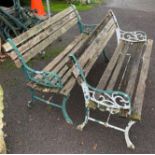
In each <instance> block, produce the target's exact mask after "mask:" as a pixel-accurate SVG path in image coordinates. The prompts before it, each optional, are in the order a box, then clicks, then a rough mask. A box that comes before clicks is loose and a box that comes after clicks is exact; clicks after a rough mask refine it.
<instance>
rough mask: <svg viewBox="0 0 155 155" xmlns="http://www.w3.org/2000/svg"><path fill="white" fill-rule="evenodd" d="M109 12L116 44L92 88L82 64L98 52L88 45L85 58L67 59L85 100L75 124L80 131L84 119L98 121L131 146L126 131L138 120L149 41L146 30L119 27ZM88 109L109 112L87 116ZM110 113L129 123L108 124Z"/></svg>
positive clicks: (146, 72) (142, 96)
mask: <svg viewBox="0 0 155 155" xmlns="http://www.w3.org/2000/svg"><path fill="white" fill-rule="evenodd" d="M109 14H111V19H110V20H112V22H113V23H114V25H115V27H114V31H115V32H116V36H117V43H118V44H117V47H116V50H115V52H114V53H113V55H112V57H111V59H110V61H109V63H108V65H107V67H106V69H105V71H104V72H103V73H102V76H101V78H100V80H99V81H98V84H97V86H96V87H94V86H91V85H90V84H89V83H88V82H87V79H86V76H87V69H86V68H87V67H86V66H87V65H88V64H89V63H90V62H91V61H94V59H96V55H100V54H101V53H100V52H101V51H99V50H98V51H97V52H95V51H94V50H95V49H93V47H90V48H88V49H87V53H86V54H87V55H88V57H89V58H84V57H83V59H81V58H80V59H79V58H78V56H76V55H75V54H73V53H71V54H70V59H71V60H72V62H73V64H74V66H73V71H72V72H73V75H74V77H75V79H77V81H78V83H79V85H81V87H82V90H83V95H84V99H85V111H86V112H85V119H84V122H83V123H82V124H80V125H78V126H77V129H79V130H81V131H82V130H83V128H84V127H85V126H86V124H87V123H88V121H92V122H96V123H99V124H101V125H103V126H105V127H109V128H113V129H115V130H118V131H121V132H123V133H124V136H125V140H126V143H127V147H128V148H131V149H134V148H135V146H134V144H133V143H132V142H131V140H130V138H129V131H130V128H131V127H132V126H133V125H134V124H135V123H136V122H137V121H140V120H141V113H142V106H143V100H144V95H145V87H146V83H145V82H146V79H147V75H148V70H149V64H150V57H151V51H152V46H153V40H150V39H147V35H146V33H145V32H142V31H134V32H127V31H123V30H121V29H120V27H119V25H118V22H117V19H116V17H115V15H114V13H113V11H112V10H110V11H109ZM96 29H97V28H96ZM111 29H112V28H111ZM101 33H104V31H102V32H101ZM105 35H106V34H105ZM111 37H112V35H111ZM111 37H110V38H111ZM110 38H109V40H110ZM100 39H101V38H98V40H97V41H98V42H99V41H100ZM102 41H103V42H102ZM102 41H100V42H102V44H107V42H106V43H105V41H104V39H102ZM92 44H93V43H92ZM88 53H89V54H88ZM83 55H84V54H83ZM129 66H130V67H129ZM91 109H93V110H96V109H98V110H100V111H103V112H109V115H108V116H107V119H106V121H105V122H104V121H101V120H98V119H96V118H94V117H91V116H90V113H91V111H90V110H91ZM111 115H118V116H121V117H125V118H127V120H129V123H128V124H127V126H126V127H125V129H123V128H121V127H118V126H116V125H112V124H111V123H110V118H111Z"/></svg>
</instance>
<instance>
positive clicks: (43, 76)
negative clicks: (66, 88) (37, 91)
mask: <svg viewBox="0 0 155 155" xmlns="http://www.w3.org/2000/svg"><path fill="white" fill-rule="evenodd" d="M25 71H26V73H27V76H28V79H29V80H30V81H33V82H34V83H36V84H38V85H41V86H44V87H50V88H62V87H63V84H62V81H61V78H60V77H59V76H58V74H56V73H55V72H47V71H35V70H33V69H31V68H30V67H28V66H27V67H26V68H25Z"/></svg>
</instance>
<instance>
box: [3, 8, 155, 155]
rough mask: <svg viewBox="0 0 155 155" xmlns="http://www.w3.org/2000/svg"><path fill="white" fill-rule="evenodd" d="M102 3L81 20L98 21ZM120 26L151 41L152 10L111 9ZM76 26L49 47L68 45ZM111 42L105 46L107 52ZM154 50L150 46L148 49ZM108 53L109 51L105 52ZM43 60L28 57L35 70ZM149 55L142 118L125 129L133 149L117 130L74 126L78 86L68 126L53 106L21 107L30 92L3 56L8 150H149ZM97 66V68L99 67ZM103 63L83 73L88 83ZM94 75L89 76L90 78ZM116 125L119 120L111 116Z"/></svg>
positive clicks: (152, 88)
mask: <svg viewBox="0 0 155 155" xmlns="http://www.w3.org/2000/svg"><path fill="white" fill-rule="evenodd" d="M108 9H109V8H108V7H106V6H104V5H100V6H98V7H97V8H95V9H93V10H90V11H87V12H82V13H81V16H82V17H83V20H84V21H85V22H86V23H98V22H99V21H100V20H101V18H102V17H103V16H104V15H105V13H106V12H107V11H108ZM113 10H114V12H115V14H116V16H117V18H118V22H119V23H120V27H122V29H125V30H142V31H145V32H146V33H147V34H148V36H149V38H151V39H155V33H154V28H155V13H154V12H144V11H136V10H132V11H131V10H127V9H117V8H113ZM77 33H78V31H77V29H74V30H73V33H71V32H70V33H69V34H67V35H65V36H64V37H62V42H58V43H57V44H54V46H53V48H57V47H59V46H62V45H65V44H68V43H69V42H70V41H71V40H72V39H73V35H76V34H77ZM113 47H114V44H111V45H109V49H110V50H111V51H112V49H113ZM154 50H155V48H154V47H153V51H154ZM108 55H109V56H110V54H108ZM48 61H49V60H46V59H45V60H41V59H40V61H38V59H37V60H33V63H31V65H32V66H33V67H35V68H37V69H41V68H43V67H44V66H45V64H47V63H48ZM154 65H155V53H154V52H152V57H151V65H150V70H149V75H148V80H147V87H146V94H145V100H144V107H143V113H142V115H143V119H142V121H141V122H138V123H137V124H136V125H135V126H134V127H133V128H132V130H131V134H130V135H131V140H132V141H133V142H134V144H135V146H136V149H135V150H134V151H132V150H129V149H127V147H126V144H125V140H124V136H123V134H122V133H120V132H118V131H115V130H113V129H109V128H105V127H103V126H101V125H97V124H94V123H91V122H90V123H89V124H88V125H87V126H86V128H85V129H84V131H83V132H80V131H78V130H76V125H77V124H79V123H80V122H82V120H83V118H84V99H83V95H82V91H81V88H80V87H79V86H78V85H76V86H75V88H74V89H73V91H72V93H71V96H70V99H69V104H68V113H69V115H70V116H71V118H72V119H73V121H74V125H73V126H70V125H68V124H67V123H66V122H65V120H64V119H63V117H62V113H61V111H60V110H59V109H55V108H49V107H48V106H46V105H43V104H39V103H38V102H37V103H35V105H34V106H33V108H32V109H28V108H27V107H26V103H27V101H28V100H30V94H29V92H28V90H27V89H26V81H25V78H24V76H23V73H22V71H21V70H20V69H16V67H15V66H14V64H13V63H12V62H11V61H10V60H7V63H6V62H4V63H3V64H2V65H1V66H0V75H1V76H0V83H1V85H2V86H3V89H4V92H5V122H6V124H7V125H6V127H5V133H7V137H6V143H7V148H8V153H155V130H154V129H155V121H154V118H155V104H154V101H155V95H154V92H155V78H154V77H155V69H154ZM101 66H102V67H101ZM103 66H105V63H104V62H103V61H102V58H100V59H99V60H98V62H97V64H96V65H95V67H94V68H93V70H92V72H91V73H90V75H89V78H88V79H89V82H90V83H91V84H93V85H94V84H95V81H96V80H97V78H98V76H99V72H100V70H102V69H103ZM94 75H95V76H94ZM93 115H95V116H96V117H99V118H101V119H104V117H105V116H104V115H103V114H100V113H99V114H98V112H93ZM113 122H116V123H117V124H118V125H122V124H124V123H125V122H124V120H123V123H122V119H117V120H115V119H114V121H113Z"/></svg>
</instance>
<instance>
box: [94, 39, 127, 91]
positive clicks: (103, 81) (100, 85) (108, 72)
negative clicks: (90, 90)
mask: <svg viewBox="0 0 155 155" xmlns="http://www.w3.org/2000/svg"><path fill="white" fill-rule="evenodd" d="M124 47H125V42H124V41H121V42H120V44H119V45H118V46H117V48H116V50H115V52H114V54H113V56H112V57H111V63H109V64H108V66H107V67H106V70H105V71H104V74H103V76H102V77H101V79H100V81H99V83H98V85H97V88H98V89H103V88H105V87H106V85H107V83H108V80H109V78H110V76H111V73H112V71H113V69H114V67H115V64H116V62H117V59H118V57H119V54H120V51H121V50H123V49H124Z"/></svg>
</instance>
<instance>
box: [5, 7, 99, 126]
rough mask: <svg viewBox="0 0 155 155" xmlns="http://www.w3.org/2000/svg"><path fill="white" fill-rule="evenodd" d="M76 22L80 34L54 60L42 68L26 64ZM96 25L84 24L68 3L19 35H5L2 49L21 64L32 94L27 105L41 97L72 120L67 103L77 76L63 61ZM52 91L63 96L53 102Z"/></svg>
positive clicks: (79, 45) (83, 41) (82, 43)
mask: <svg viewBox="0 0 155 155" xmlns="http://www.w3.org/2000/svg"><path fill="white" fill-rule="evenodd" d="M76 24H78V26H79V30H80V34H79V35H78V36H77V37H76V38H75V40H74V41H73V42H72V43H71V44H69V45H68V46H67V47H66V48H65V49H64V50H63V51H62V52H61V53H60V54H59V55H58V56H57V57H56V58H55V59H54V60H52V61H51V62H50V63H49V64H48V65H47V66H45V68H44V69H43V70H42V71H37V70H34V69H32V68H30V67H29V66H28V65H27V62H28V61H29V60H31V59H32V58H34V57H35V56H36V55H37V54H38V53H41V52H43V51H44V50H45V49H46V47H48V46H49V45H50V44H52V43H53V42H54V41H55V40H57V39H59V38H60V37H61V36H62V35H63V34H64V33H66V32H67V31H68V30H69V29H71V28H72V27H73V26H74V25H76ZM95 26H96V25H93V24H92V25H86V24H83V23H82V21H81V18H80V15H79V13H78V11H77V10H76V8H75V6H71V7H69V8H67V9H65V10H64V11H62V12H60V13H58V14H56V15H55V16H52V17H50V18H49V19H47V20H46V21H44V22H42V23H40V24H38V25H36V26H34V27H33V28H31V29H29V30H28V31H26V32H24V33H22V34H21V35H19V36H18V37H16V38H14V39H8V40H7V43H5V44H3V50H4V51H5V53H6V54H7V55H8V56H9V57H10V58H11V59H12V60H13V61H14V63H15V65H16V66H17V67H18V68H21V67H22V68H23V70H24V73H25V75H26V78H27V80H28V84H27V86H28V87H29V88H30V90H31V94H32V100H31V101H29V103H28V105H29V106H30V105H31V103H32V102H33V101H34V100H39V101H42V102H43V103H46V104H48V105H51V106H54V107H57V108H59V109H61V110H62V113H63V115H64V118H65V119H66V121H67V122H68V123H72V120H71V118H70V117H69V115H68V114H67V110H66V104H67V100H68V97H69V94H70V91H71V89H72V88H73V86H74V85H75V81H76V80H74V79H73V78H71V76H72V72H71V69H69V68H68V66H67V65H66V64H67V61H68V60H69V57H68V54H69V53H70V52H71V51H72V50H74V51H75V53H76V52H77V51H78V50H79V49H80V48H81V47H83V46H84V45H85V42H86V41H87V40H88V38H92V37H90V35H89V33H90V32H91V31H92V30H93V29H94V28H95ZM38 93H39V94H38ZM40 93H45V94H49V93H50V94H52V97H50V98H44V97H42V96H43V95H40ZM53 94H61V95H62V96H63V99H62V103H61V104H60V103H58V104H57V103H53V101H52V98H53ZM40 96H41V97H40ZM46 96H47V95H46Z"/></svg>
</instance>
